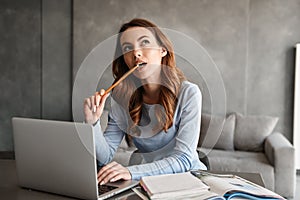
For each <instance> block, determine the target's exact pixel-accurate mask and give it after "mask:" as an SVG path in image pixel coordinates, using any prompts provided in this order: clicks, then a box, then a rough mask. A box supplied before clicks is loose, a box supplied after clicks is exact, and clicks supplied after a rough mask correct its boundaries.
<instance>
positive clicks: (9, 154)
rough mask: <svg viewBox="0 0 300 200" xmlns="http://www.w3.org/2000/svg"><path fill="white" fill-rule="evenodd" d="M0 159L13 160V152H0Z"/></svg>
mask: <svg viewBox="0 0 300 200" xmlns="http://www.w3.org/2000/svg"><path fill="white" fill-rule="evenodd" d="M0 159H11V160H14V159H15V152H14V151H0Z"/></svg>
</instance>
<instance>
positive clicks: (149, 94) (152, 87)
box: [143, 84, 161, 104]
mask: <svg viewBox="0 0 300 200" xmlns="http://www.w3.org/2000/svg"><path fill="white" fill-rule="evenodd" d="M143 87H144V94H143V101H144V103H147V104H158V103H159V94H160V87H161V86H160V85H159V84H145V85H143Z"/></svg>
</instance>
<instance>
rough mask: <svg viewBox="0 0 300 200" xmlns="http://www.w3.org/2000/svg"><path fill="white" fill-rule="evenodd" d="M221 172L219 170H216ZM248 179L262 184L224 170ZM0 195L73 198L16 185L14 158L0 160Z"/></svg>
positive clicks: (19, 199) (23, 199)
mask: <svg viewBox="0 0 300 200" xmlns="http://www.w3.org/2000/svg"><path fill="white" fill-rule="evenodd" d="M218 173H221V172H218ZM226 173H227V174H228V173H230V174H235V175H238V176H240V177H242V178H245V179H248V180H249V181H252V182H254V183H256V184H258V185H261V186H264V182H263V180H262V178H261V176H260V174H256V173H243V172H226ZM0 196H1V199H9V200H40V199H43V200H71V199H74V198H70V197H65V196H61V195H55V194H51V193H46V192H40V191H36V190H30V189H23V188H21V187H19V186H18V179H17V174H16V165H15V161H14V160H0ZM111 199H119V200H125V199H127V200H137V199H140V198H139V197H138V196H137V195H136V194H135V193H134V192H133V191H132V190H128V191H126V192H123V193H121V194H119V195H116V196H114V197H113V198H111Z"/></svg>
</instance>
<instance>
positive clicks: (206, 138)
mask: <svg viewBox="0 0 300 200" xmlns="http://www.w3.org/2000/svg"><path fill="white" fill-rule="evenodd" d="M277 122H278V118H277V117H270V116H257V115H249V116H244V115H242V114H240V113H231V114H229V115H228V116H227V117H226V118H224V117H220V116H212V115H209V114H202V119H201V131H200V137H199V143H198V146H199V147H205V148H211V149H212V148H215V149H223V150H231V151H232V150H242V151H263V143H264V140H265V139H266V137H268V136H269V135H270V134H271V133H272V132H273V130H274V128H275V126H276V124H277Z"/></svg>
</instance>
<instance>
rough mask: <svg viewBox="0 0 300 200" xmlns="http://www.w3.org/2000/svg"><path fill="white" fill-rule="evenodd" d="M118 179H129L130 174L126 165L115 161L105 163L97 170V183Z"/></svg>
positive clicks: (101, 183)
mask: <svg viewBox="0 0 300 200" xmlns="http://www.w3.org/2000/svg"><path fill="white" fill-rule="evenodd" d="M120 179H123V180H130V179H131V174H130V172H129V170H128V169H127V168H126V167H123V166H122V165H120V164H119V163H117V162H115V161H113V162H111V163H109V164H107V165H105V166H104V167H102V168H101V170H100V171H99V172H98V183H100V185H103V184H105V183H108V182H115V181H117V180H120Z"/></svg>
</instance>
